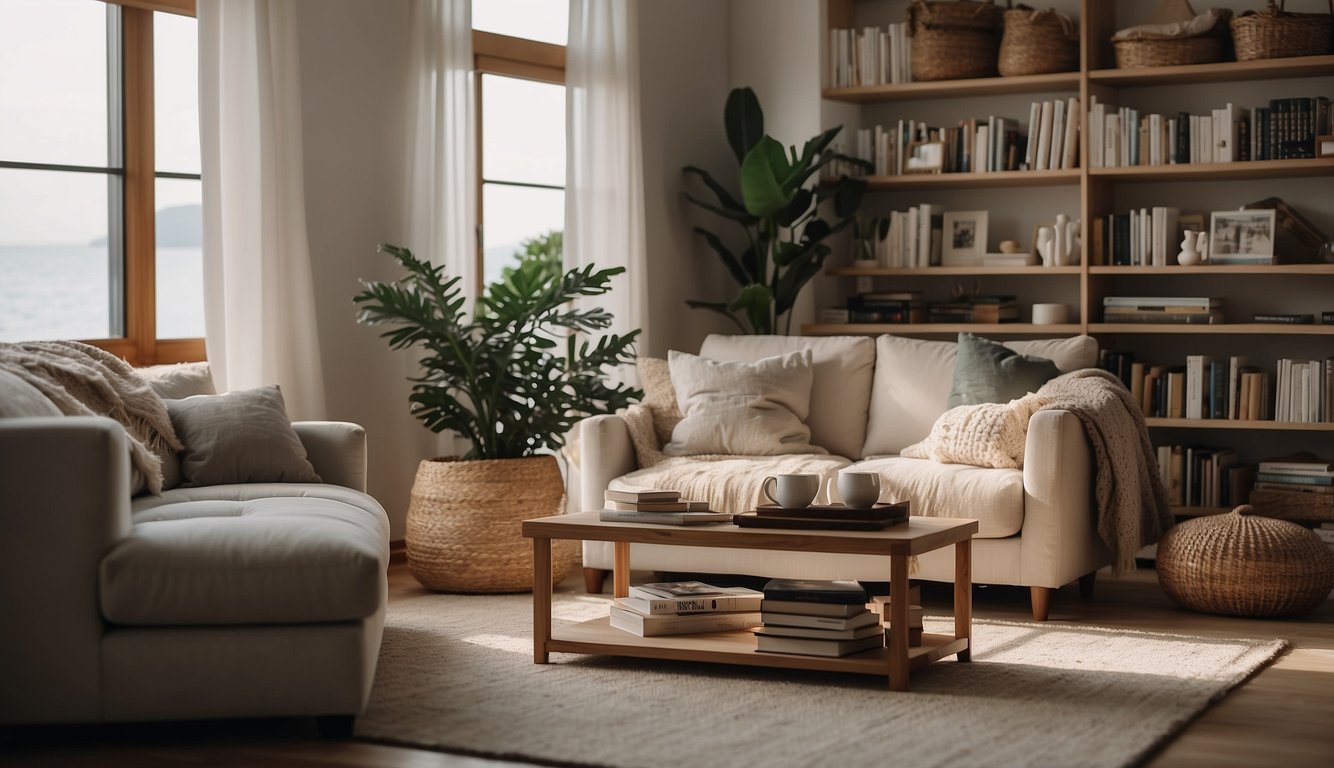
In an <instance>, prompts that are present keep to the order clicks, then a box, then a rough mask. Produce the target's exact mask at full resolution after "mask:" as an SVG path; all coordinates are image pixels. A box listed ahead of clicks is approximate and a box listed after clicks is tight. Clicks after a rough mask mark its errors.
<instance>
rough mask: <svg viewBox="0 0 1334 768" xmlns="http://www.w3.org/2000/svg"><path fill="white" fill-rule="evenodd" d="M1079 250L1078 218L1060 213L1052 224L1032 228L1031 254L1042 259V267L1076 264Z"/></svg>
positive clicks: (1080, 249) (1080, 246)
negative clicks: (1072, 218)
mask: <svg viewBox="0 0 1334 768" xmlns="http://www.w3.org/2000/svg"><path fill="white" fill-rule="evenodd" d="M1081 251H1082V244H1081V241H1080V239H1079V219H1074V220H1071V219H1070V217H1069V216H1067V215H1065V214H1064V213H1060V214H1057V215H1056V223H1055V224H1054V225H1039V226H1038V227H1036V228H1035V229H1034V230H1033V254H1034V255H1035V256H1037V257H1038V258H1040V259H1042V266H1044V267H1067V266H1076V265H1078V264H1079V260H1080V257H1081Z"/></svg>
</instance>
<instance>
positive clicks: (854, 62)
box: [829, 22, 912, 88]
mask: <svg viewBox="0 0 1334 768" xmlns="http://www.w3.org/2000/svg"><path fill="white" fill-rule="evenodd" d="M829 79H830V83H829V85H830V87H832V88H848V87H853V86H859V85H888V84H891V83H909V82H912V37H911V36H909V34H908V24H907V23H906V22H900V23H897V24H889V25H886V26H885V27H883V28H882V27H862V28H861V29H831V30H829Z"/></svg>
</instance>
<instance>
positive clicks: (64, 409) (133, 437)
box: [0, 341, 184, 494]
mask: <svg viewBox="0 0 1334 768" xmlns="http://www.w3.org/2000/svg"><path fill="white" fill-rule="evenodd" d="M0 368H3V369H4V370H6V371H9V372H10V373H12V374H14V375H15V376H18V377H19V378H21V379H23V380H24V381H26V382H28V383H29V384H31V385H32V386H33V387H35V388H36V389H37V390H38V391H39V392H41V393H42V394H43V395H45V396H46V397H47V399H49V400H50V401H51V402H52V403H54V404H55V406H56V407H57V408H59V409H60V412H61V413H63V414H65V415H66V416H108V417H110V418H113V419H115V420H116V421H119V422H120V423H121V424H122V425H124V427H125V431H126V432H127V433H129V437H130V462H131V464H132V466H133V467H134V468H135V469H137V470H139V471H140V472H141V473H142V474H143V476H144V482H145V487H146V488H147V490H148V492H149V493H152V494H159V493H161V492H162V460H163V459H164V458H166V457H167V455H168V454H169V453H170V452H174V451H179V450H181V449H182V448H183V447H184V446H182V445H181V441H180V440H179V439H178V438H177V437H176V431H175V430H174V429H172V426H171V418H170V417H169V416H168V415H167V405H166V403H164V402H163V401H162V398H160V397H158V396H157V393H156V392H154V391H153V389H152V387H150V386H149V385H148V383H147V382H146V381H144V380H143V379H141V378H140V377H139V376H138V375H137V374H135V372H134V369H133V368H131V367H130V365H129V364H128V363H126V362H125V361H124V360H121V359H120V358H118V357H116V356H115V355H113V354H111V353H110V352H107V351H105V350H103V349H100V348H98V347H94V346H91V345H89V344H81V343H79V342H77V341H38V342H26V343H23V344H3V343H0Z"/></svg>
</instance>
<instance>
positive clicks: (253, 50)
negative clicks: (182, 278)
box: [197, 0, 325, 419]
mask: <svg viewBox="0 0 1334 768" xmlns="http://www.w3.org/2000/svg"><path fill="white" fill-rule="evenodd" d="M197 14H198V19H199V116H200V119H199V125H200V149H201V154H202V161H203V179H204V181H203V185H204V189H203V195H204V327H205V343H206V346H207V349H208V358H209V364H210V367H211V369H212V372H213V377H214V380H215V382H216V384H217V386H218V388H219V389H220V390H222V391H226V390H228V389H247V388H251V387H255V386H259V385H262V384H278V385H279V386H280V387H282V391H283V397H284V399H285V401H286V404H287V411H288V415H289V416H291V417H292V418H293V419H319V418H324V416H325V405H324V376H323V371H322V369H321V367H320V350H319V337H318V333H317V328H316V319H315V291H314V286H313V283H312V280H311V264H310V249H309V246H308V245H307V242H306V204H305V184H304V180H303V176H302V159H301V84H300V77H299V72H298V61H299V60H298V56H297V34H296V21H295V17H294V8H293V5H292V3H291V2H290V0H225V1H224V0H199V3H198V6H197Z"/></svg>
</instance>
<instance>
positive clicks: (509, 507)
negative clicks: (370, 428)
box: [406, 456, 577, 592]
mask: <svg viewBox="0 0 1334 768" xmlns="http://www.w3.org/2000/svg"><path fill="white" fill-rule="evenodd" d="M564 507H565V483H564V480H562V479H561V474H560V467H559V466H558V465H557V464H556V459H555V457H554V456H531V457H528V458H522V459H486V460H478V461H459V460H455V459H428V460H425V461H423V462H422V463H421V464H420V465H419V466H418V467H417V478H416V480H415V481H414V482H413V484H412V499H411V501H410V502H409V504H408V520H407V536H406V539H407V542H406V543H407V551H408V570H409V571H411V573H412V575H413V577H414V578H415V579H417V581H419V582H421V584H422V586H424V587H426V588H427V589H434V590H438V591H441V592H526V591H528V590H531V589H532V588H533V546H532V542H530V541H529V540H528V539H525V538H524V537H523V532H522V527H523V521H524V520H530V519H532V518H535V517H547V516H549V515H558V514H561V513H562V512H563V511H564ZM560 544H568V545H569V546H566V547H563V548H560V549H558V548H557V545H560ZM573 546H577V542H573V543H569V542H561V541H553V542H552V558H551V559H552V565H553V567H552V570H553V572H554V573H553V576H552V578H553V579H554V580H555V581H557V582H559V581H560V580H561V579H564V578H565V576H566V575H567V574H568V573H569V568H570V565H571V564H572V562H573V558H572V557H571V556H570V554H569V552H568V551H566V550H569V549H571V547H573Z"/></svg>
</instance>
